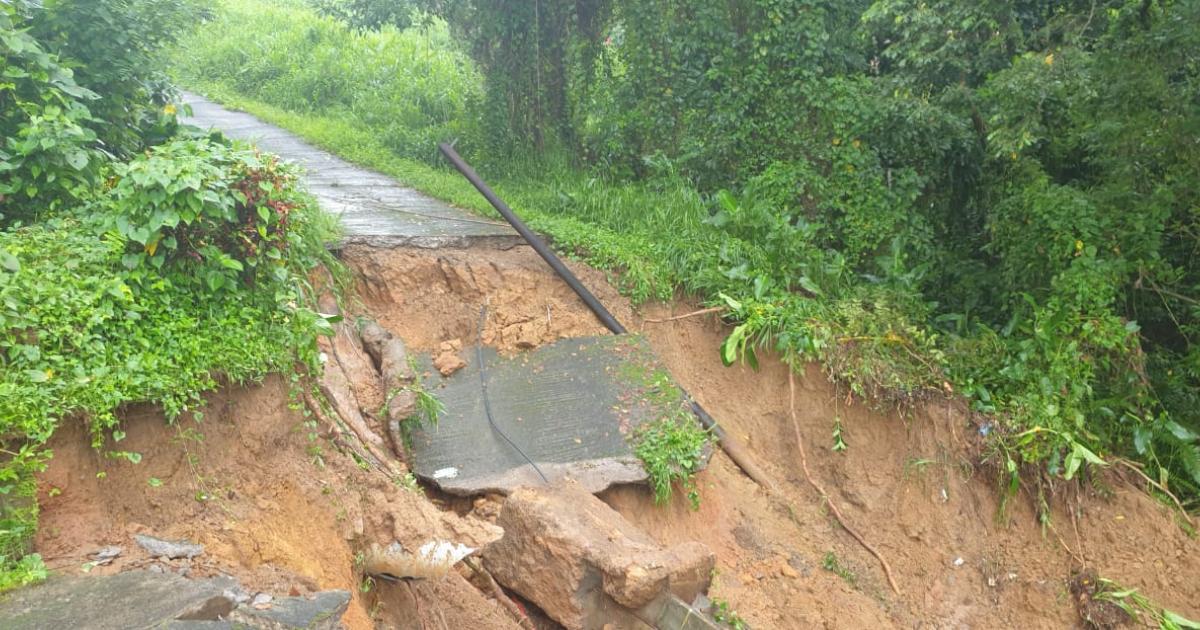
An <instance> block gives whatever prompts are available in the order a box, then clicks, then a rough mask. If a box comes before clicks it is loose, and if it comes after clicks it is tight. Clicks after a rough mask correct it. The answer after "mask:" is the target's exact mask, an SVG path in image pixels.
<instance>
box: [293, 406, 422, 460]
mask: <svg viewBox="0 0 1200 630" xmlns="http://www.w3.org/2000/svg"><path fill="white" fill-rule="evenodd" d="M303 398H304V404H305V406H307V407H308V410H309V411H310V412H312V414H313V416H315V417H316V418H317V420H319V421H320V422H321V423H323V424H327V425H329V426H330V427H331V429H332V431H331V433H333V439H334V442H335V443H340V444H343V445H344V444H345V439H344V438H345V437H346V436H353V437H354V439H355V441H357V442H358V443H359V444H360V445H361V446H362V448H363V449H365V450H366V453H363V452H361V451H359V449H357V448H351V449H350V450H352V451H354V452H355V454H357V455H358V456H359V457H364V455H368V456H369V457H364V459H373V460H375V464H376V466H378V467H379V468H381V469H382V470H383V472H385V473H387V474H388V475H391V476H392V477H395V478H401V477H403V476H404V474H405V472H406V471H404V470H403V469H401V468H400V467H399V466H398V465H397V464H396V462H395V460H394V458H392V457H389V456H388V455H387V454H386V453H384V452H383V451H381V450H380V449H379V448H378V447H376V446H375V445H374V444H371V443H370V442H369V441H367V440H366V439H364V438H363V436H361V435H358V434H357V433H355V432H354V430H353V427H352V426H350V425H349V424H348V423H346V422H345V421H344V419H342V417H341V415H340V414H336V411H335V415H337V421H334V420H332V419H330V417H329V415H328V414H326V413H325V411H324V409H323V408H322V407H321V403H320V402H319V401H317V399H316V398H315V397H314V396H313V395H312V394H311V393H309V392H307V391H306V392H304V394H303Z"/></svg>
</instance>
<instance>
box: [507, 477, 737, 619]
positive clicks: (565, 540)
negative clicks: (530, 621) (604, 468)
mask: <svg viewBox="0 0 1200 630" xmlns="http://www.w3.org/2000/svg"><path fill="white" fill-rule="evenodd" d="M497 525H499V526H500V527H502V528H503V529H504V536H503V537H502V538H501V539H500V540H498V541H496V542H494V543H492V544H491V545H489V546H488V548H487V550H486V552H485V556H484V560H485V563H486V565H487V568H488V569H489V570H490V571H491V572H492V574H493V575H494V576H495V578H496V579H497V580H498V581H499V582H500V583H501V584H503V585H505V586H506V587H508V588H510V589H512V590H514V591H516V592H517V593H519V594H520V595H521V596H522V597H524V598H526V599H528V600H529V601H531V602H533V603H535V604H537V605H538V606H539V607H540V608H541V609H542V610H544V611H545V612H546V614H548V615H549V616H550V617H552V618H553V619H554V620H555V621H558V622H559V623H561V624H562V625H563V626H565V627H567V628H568V629H570V630H582V629H591V628H602V627H604V625H605V624H608V623H618V624H624V623H628V622H629V621H632V620H633V619H637V618H639V617H641V615H640V614H639V613H640V612H641V611H642V609H644V608H646V607H647V606H649V605H650V604H651V603H652V602H655V601H657V600H659V599H660V598H663V597H667V596H672V595H673V596H675V597H677V598H678V599H680V600H682V601H684V602H690V601H692V600H693V599H694V598H695V597H696V595H698V594H700V593H702V592H704V591H705V590H707V588H708V585H709V581H710V579H711V575H712V569H713V566H714V565H715V563H716V556H715V555H714V554H713V553H712V552H711V551H709V550H708V548H706V547H705V546H704V545H702V544H700V543H696V542H686V543H682V544H679V545H676V546H673V547H664V546H662V545H659V544H658V543H657V542H655V541H654V540H653V539H651V538H650V537H649V536H648V535H646V534H645V533H644V532H642V531H641V530H639V529H637V528H636V527H634V526H633V525H632V524H631V523H629V521H626V520H625V518H624V517H622V516H621V515H620V514H618V513H617V512H616V511H615V510H613V509H612V508H610V507H609V506H608V505H607V504H605V503H604V502H603V501H601V500H599V499H597V498H596V497H594V496H592V495H591V494H590V493H589V492H587V491H586V490H584V489H583V488H581V487H580V486H578V485H577V484H574V483H564V484H561V485H557V486H554V487H542V488H522V489H518V490H516V491H514V492H513V493H512V494H511V495H509V497H508V500H507V501H505V503H504V507H503V509H502V510H501V512H500V518H499V520H498V522H497Z"/></svg>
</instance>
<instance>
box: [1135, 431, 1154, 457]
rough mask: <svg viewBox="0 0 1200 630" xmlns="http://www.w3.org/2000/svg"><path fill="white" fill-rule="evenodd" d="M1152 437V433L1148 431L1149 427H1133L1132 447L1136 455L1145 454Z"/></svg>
mask: <svg viewBox="0 0 1200 630" xmlns="http://www.w3.org/2000/svg"><path fill="white" fill-rule="evenodd" d="M1152 438H1153V435H1152V434H1151V433H1150V429H1147V428H1146V427H1134V428H1133V449H1134V450H1135V451H1137V454H1138V455H1145V454H1146V450H1147V449H1148V448H1149V447H1150V442H1151V439H1152Z"/></svg>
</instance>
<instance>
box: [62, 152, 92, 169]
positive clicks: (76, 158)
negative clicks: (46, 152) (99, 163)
mask: <svg viewBox="0 0 1200 630" xmlns="http://www.w3.org/2000/svg"><path fill="white" fill-rule="evenodd" d="M67 164H70V165H71V168H73V169H75V170H77V171H82V170H83V169H84V168H86V167H87V165H88V154H87V151H72V152H70V153H68V154H67Z"/></svg>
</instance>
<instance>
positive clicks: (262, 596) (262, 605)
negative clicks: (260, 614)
mask: <svg viewBox="0 0 1200 630" xmlns="http://www.w3.org/2000/svg"><path fill="white" fill-rule="evenodd" d="M272 599H274V598H273V597H271V596H270V595H268V594H266V593H258V594H256V595H255V596H254V599H252V600H250V605H251V606H253V607H254V608H255V609H257V610H266V609H268V608H270V607H271V600H272Z"/></svg>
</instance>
